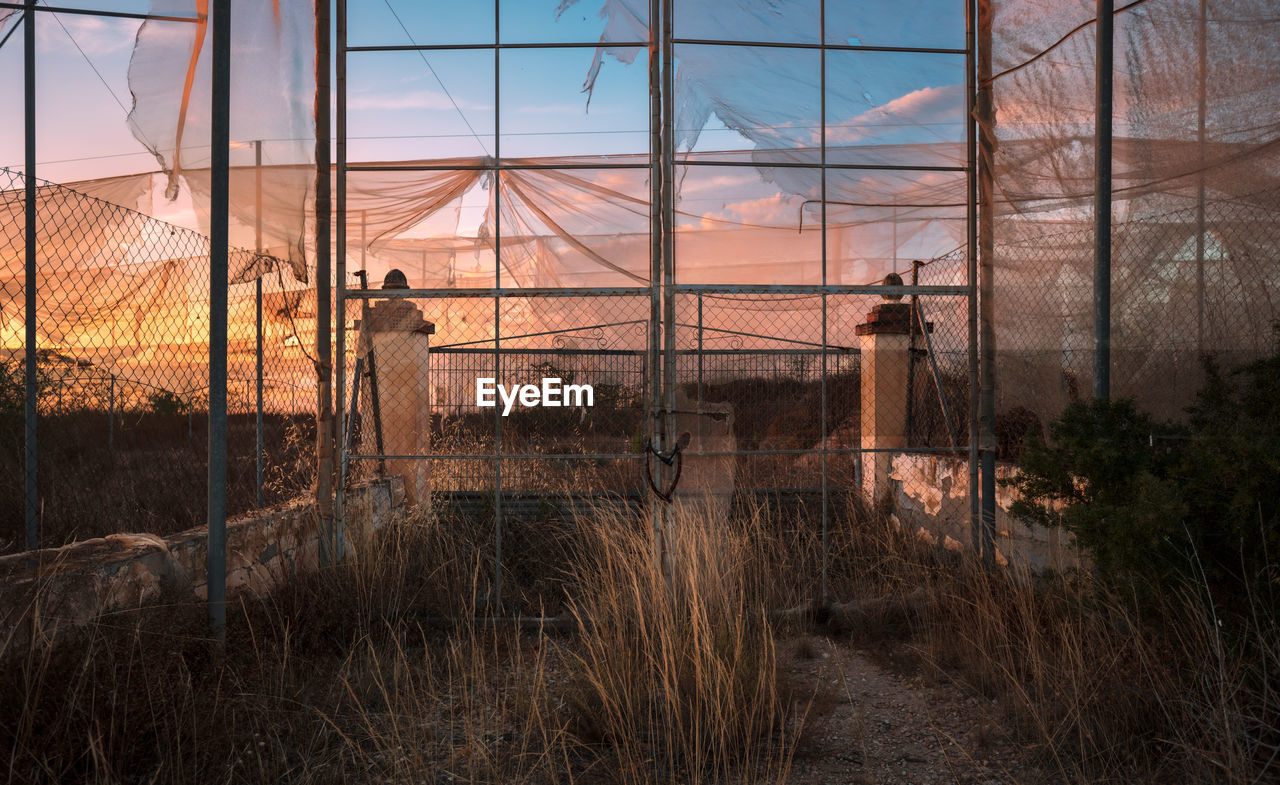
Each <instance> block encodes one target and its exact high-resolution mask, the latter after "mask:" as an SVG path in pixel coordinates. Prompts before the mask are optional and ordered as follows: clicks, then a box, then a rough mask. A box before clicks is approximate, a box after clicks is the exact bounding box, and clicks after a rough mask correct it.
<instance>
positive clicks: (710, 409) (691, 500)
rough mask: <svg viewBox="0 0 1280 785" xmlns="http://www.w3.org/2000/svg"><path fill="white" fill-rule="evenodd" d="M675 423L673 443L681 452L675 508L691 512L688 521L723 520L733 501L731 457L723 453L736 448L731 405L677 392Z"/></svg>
mask: <svg viewBox="0 0 1280 785" xmlns="http://www.w3.org/2000/svg"><path fill="white" fill-rule="evenodd" d="M675 420H676V423H675V425H676V440H677V442H679V444H680V448H681V450H683V451H684V455H683V457H682V460H683V461H684V465H683V467H682V468H681V471H680V482H679V483H678V484H677V485H676V490H675V503H676V506H677V507H678V508H681V509H684V510H686V511H687V512H689V513H692V516H691V517H690V520H693V519H695V518H696V517H697V513H699V512H703V513H706V514H708V515H710V516H711V517H713V518H724V517H725V516H727V515H728V514H729V507H730V505H731V503H732V501H733V470H734V458H733V456H732V455H726V454H724V453H732V452H733V451H734V450H736V449H737V440H736V439H735V438H734V435H733V405H732V404H730V403H728V402H723V403H708V402H706V401H693V400H690V399H689V398H688V397H687V396H686V395H685V394H684V392H683V391H680V390H677V391H676V416H675ZM699 453H721V454H720V455H699Z"/></svg>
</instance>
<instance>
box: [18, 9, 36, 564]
mask: <svg viewBox="0 0 1280 785" xmlns="http://www.w3.org/2000/svg"><path fill="white" fill-rule="evenodd" d="M26 6H27V7H26V9H25V10H24V11H23V18H22V24H23V27H22V42H23V63H22V64H23V69H22V74H23V119H24V121H25V137H24V139H23V142H24V160H23V168H24V170H25V171H24V174H25V179H24V183H23V185H24V186H25V189H24V193H25V196H26V201H25V203H24V205H23V207H25V208H26V210H25V212H26V226H25V227H24V228H25V229H26V232H25V234H26V254H25V256H26V267H25V278H24V289H25V292H24V293H25V295H26V297H25V300H26V335H25V339H24V351H25V360H26V396H27V397H26V413H25V414H26V455H25V459H26V467H25V468H26V529H27V550H35V549H36V547H37V545H38V544H39V541H40V528H39V522H38V520H37V517H36V504H37V499H36V493H37V490H36V457H37V456H38V455H39V451H38V449H37V446H36V414H37V412H36V395H37V388H36V0H26Z"/></svg>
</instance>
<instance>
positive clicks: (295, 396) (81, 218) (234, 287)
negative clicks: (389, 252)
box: [0, 170, 316, 550]
mask: <svg viewBox="0 0 1280 785" xmlns="http://www.w3.org/2000/svg"><path fill="white" fill-rule="evenodd" d="M24 186H25V182H24V178H23V175H22V174H21V173H18V172H12V171H9V170H0V249H3V251H4V256H5V259H4V262H5V263H4V268H5V269H8V270H21V269H22V256H23V252H24V251H23V249H24V247H25V240H24V232H25V192H24ZM36 193H37V197H36V198H37V203H36V215H37V222H38V225H37V237H38V246H37V277H36V285H35V294H36V302H37V309H36V314H35V322H36V332H37V347H38V349H37V354H36V365H37V379H36V381H37V383H36V404H37V406H36V408H37V413H38V415H39V418H40V420H39V433H40V437H41V438H40V441H39V445H40V450H39V455H38V461H39V463H38V468H39V472H38V474H39V477H40V485H39V488H38V494H39V509H40V510H41V521H40V523H41V541H42V544H46V545H57V544H61V543H63V542H65V541H67V540H68V539H69V538H83V537H88V536H98V535H102V534H109V533H114V532H116V531H120V530H121V527H124V528H126V529H130V530H136V529H145V530H147V531H151V532H153V533H160V534H165V533H169V532H172V531H179V530H181V529H183V528H188V527H191V526H196V525H200V524H201V523H203V521H204V504H205V498H206V488H205V478H204V470H203V466H204V461H205V460H206V455H205V449H204V445H205V424H206V423H205V412H206V410H207V406H208V363H209V285H210V282H209V260H208V254H209V243H208V238H206V237H205V236H203V235H200V234H199V233H197V232H194V231H191V230H188V229H183V228H181V227H177V226H173V225H170V224H167V223H164V222H162V221H158V220H156V219H154V218H151V217H149V216H146V215H144V214H142V213H139V212H137V211H134V210H130V209H127V208H125V207H122V206H120V205H116V204H113V203H110V202H107V201H104V200H101V199H97V198H94V197H90V196H87V195H85V194H82V193H79V192H77V191H75V190H72V189H70V188H67V187H64V186H61V185H57V184H54V183H47V182H43V181H40V182H38V184H37V189H36ZM230 260H231V271H232V277H231V279H230V280H229V281H228V284H227V285H228V289H229V324H230V331H229V340H228V345H227V347H226V351H227V356H228V368H229V374H228V387H229V399H228V410H229V413H230V414H231V416H232V425H231V442H230V448H229V455H228V459H229V478H230V488H229V499H230V500H231V510H232V512H233V513H239V512H244V511H246V510H248V509H251V508H253V507H255V506H257V505H258V504H260V503H268V504H269V503H274V502H276V501H280V500H282V499H285V498H288V497H290V496H292V495H294V494H295V493H296V492H297V490H298V488H299V486H300V485H302V484H304V483H306V482H308V481H309V479H308V478H309V476H310V474H309V473H310V472H312V471H313V470H311V469H310V468H309V464H310V455H311V452H312V449H311V443H312V442H313V441H314V436H313V435H311V436H309V435H308V434H314V424H313V423H312V415H313V413H314V410H315V405H314V400H315V397H316V395H315V381H314V379H315V376H314V372H313V370H312V368H311V361H310V360H309V359H308V358H307V356H306V351H305V349H304V347H305V346H308V345H310V344H313V343H314V340H315V339H314V331H315V322H314V316H310V317H308V314H307V311H308V310H312V309H313V307H314V306H313V305H312V303H313V302H314V292H313V290H310V289H308V288H307V287H306V286H304V285H302V284H299V283H297V282H296V281H293V280H291V279H286V278H285V277H284V275H283V274H282V273H281V272H280V267H281V266H280V265H279V264H278V263H277V261H276V260H274V259H272V258H270V257H266V256H264V255H262V254H258V253H254V252H251V251H243V250H233V251H232V252H231V255H230ZM254 274H258V275H261V276H262V277H261V279H260V280H255V279H251V278H249V276H250V275H254ZM25 294H26V289H25V282H24V280H23V279H22V277H21V276H20V275H15V276H13V277H10V278H9V279H7V280H5V281H4V282H3V288H2V289H0V314H3V319H0V352H2V353H3V354H2V356H0V388H3V389H2V390H0V421H2V422H0V427H3V428H4V429H5V430H6V432H7V433H8V434H9V435H8V436H6V438H5V440H4V442H5V448H4V455H3V460H4V462H5V470H4V471H3V480H0V482H2V483H3V493H2V496H3V498H5V499H8V500H9V501H8V502H6V503H5V504H3V505H0V508H2V509H3V512H0V546H3V548H4V549H5V550H8V549H12V548H16V547H20V546H21V544H22V539H23V538H22V536H21V532H22V529H23V521H22V507H23V505H22V504H21V503H20V500H21V499H22V498H23V494H24V488H23V484H22V471H21V468H20V467H21V465H22V460H23V458H22V438H21V421H22V408H23V404H22V401H23V399H24V397H25V391H24V374H23V365H24V358H25V348H24V346H25V342H24V335H23V331H24V326H25V315H24V305H23V303H24V299H25ZM308 318H310V321H308ZM259 347H261V348H259ZM259 358H260V359H261V365H260V367H261V389H262V395H261V399H260V400H259V395H258V380H259V371H258V368H259ZM259 416H261V425H260V426H259ZM259 454H261V455H262V461H261V462H260V461H259V458H258V455H259ZM304 456H305V458H304ZM260 467H261V468H260Z"/></svg>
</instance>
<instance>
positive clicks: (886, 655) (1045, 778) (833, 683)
mask: <svg viewBox="0 0 1280 785" xmlns="http://www.w3.org/2000/svg"><path fill="white" fill-rule="evenodd" d="M781 649H782V652H783V654H784V656H785V657H786V660H785V667H786V668H787V670H788V671H789V673H790V675H791V677H792V678H794V679H796V681H797V682H798V683H797V687H799V688H801V689H804V688H805V687H807V688H808V689H809V690H810V691H811V692H812V694H813V695H814V705H813V708H812V709H811V713H810V717H809V722H808V726H809V728H808V731H807V732H806V737H807V738H806V739H805V741H803V742H802V743H801V747H800V750H799V752H798V754H797V756H796V759H795V763H794V766H793V769H792V776H791V778H790V780H789V781H790V782H792V783H795V785H834V784H835V783H850V784H851V785H872V784H873V783H874V785H944V783H945V784H946V785H1015V784H1016V785H1034V784H1037V783H1044V782H1049V781H1051V780H1052V777H1050V776H1049V775H1048V773H1047V772H1046V771H1044V770H1043V769H1042V767H1041V765H1040V762H1039V761H1037V760H1036V754H1035V751H1034V750H1030V749H1028V748H1027V747H1026V746H1024V745H1020V744H1018V743H1016V742H1015V740H1014V739H1013V737H1012V735H1011V734H1009V733H1008V732H1006V731H1005V730H1004V729H1003V728H1001V727H1000V725H999V724H998V720H997V719H996V718H995V717H994V716H993V711H992V706H991V705H990V702H989V701H984V700H983V699H981V698H979V697H976V696H973V695H967V694H965V692H964V691H963V690H962V689H961V688H960V687H958V686H956V685H955V684H953V683H948V682H939V681H936V680H933V679H931V678H928V677H927V676H926V675H923V674H920V673H912V671H913V670H915V668H914V667H913V666H912V665H911V663H912V662H914V661H915V659H916V658H915V657H914V656H913V655H912V653H911V652H909V651H903V650H902V649H901V645H900V644H899V645H897V647H896V648H882V649H876V650H868V649H859V648H857V647H854V646H851V645H849V644H847V643H844V642H837V641H833V640H831V639H829V638H826V637H821V636H816V635H803V636H800V637H797V638H794V639H792V640H790V641H787V642H785V643H784V644H783V645H782V646H781Z"/></svg>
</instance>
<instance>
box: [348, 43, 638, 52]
mask: <svg viewBox="0 0 1280 785" xmlns="http://www.w3.org/2000/svg"><path fill="white" fill-rule="evenodd" d="M648 45H649V42H648V41H618V42H616V43H615V42H613V41H608V42H606V43H603V44H602V43H600V42H599V41H560V42H557V41H539V42H527V43H516V42H511V43H499V44H370V45H365V46H348V47H347V48H346V50H345V51H347V52H458V51H475V50H480V51H486V52H488V51H493V50H494V49H596V48H600V47H605V48H609V49H612V48H613V47H624V48H630V49H640V48H642V47H647V46H648Z"/></svg>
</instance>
